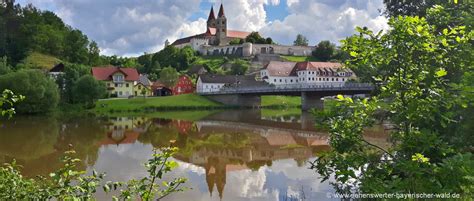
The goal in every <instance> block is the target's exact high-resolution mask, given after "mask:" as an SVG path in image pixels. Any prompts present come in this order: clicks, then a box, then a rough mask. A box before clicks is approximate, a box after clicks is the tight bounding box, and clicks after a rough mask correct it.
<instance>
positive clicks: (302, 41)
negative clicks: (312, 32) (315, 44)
mask: <svg viewBox="0 0 474 201" xmlns="http://www.w3.org/2000/svg"><path fill="white" fill-rule="evenodd" d="M293 45H296V46H308V39H307V38H306V36H303V34H298V35H296V40H295V41H293Z"/></svg>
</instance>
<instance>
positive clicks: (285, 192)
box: [0, 110, 386, 200]
mask: <svg viewBox="0 0 474 201" xmlns="http://www.w3.org/2000/svg"><path fill="white" fill-rule="evenodd" d="M313 124H314V123H313V120H312V115H310V114H298V113H295V112H294V111H260V110H244V111H224V112H220V113H215V114H211V115H208V116H207V117H205V118H202V119H199V120H196V121H186V120H178V119H162V118H147V117H130V118H129V117H116V118H80V119H63V118H61V119H57V118H45V117H29V118H26V117H17V118H15V119H13V120H11V121H6V122H2V124H1V125H0V126H1V128H0V162H10V161H11V160H12V159H13V158H16V159H17V161H18V162H19V163H20V164H21V165H23V166H24V169H23V170H22V171H23V172H24V174H25V175H27V176H33V175H38V174H43V175H44V174H46V173H49V172H51V171H53V170H54V169H57V168H59V167H60V165H61V164H60V162H59V157H60V156H61V154H62V153H63V152H64V151H65V150H67V149H68V148H69V145H70V144H71V145H73V147H74V149H75V150H76V151H77V153H78V157H79V158H80V159H81V160H82V161H83V163H82V164H81V166H80V168H82V169H87V170H92V169H96V170H98V171H99V172H107V178H106V179H107V180H116V181H125V180H128V179H131V178H136V177H139V176H143V175H144V174H145V172H144V169H143V167H142V164H143V163H144V162H145V161H146V160H147V159H148V158H149V156H150V154H151V153H152V150H153V148H161V147H164V146H168V145H169V142H170V140H175V141H176V143H175V144H176V145H177V146H178V147H179V148H180V151H179V153H178V154H177V155H176V156H175V160H176V161H178V162H179V164H180V167H179V168H178V169H177V170H176V171H174V172H173V173H172V174H171V175H169V176H170V177H182V176H184V177H187V178H189V182H188V184H187V186H189V187H191V188H193V189H192V190H189V191H186V192H184V193H179V194H175V195H173V196H171V197H169V198H168V200H248V199H252V200H301V199H303V198H304V199H306V200H314V199H318V200H324V199H326V192H332V189H331V187H330V186H329V185H328V184H327V183H320V181H319V180H318V176H317V175H316V174H315V173H314V172H313V171H311V170H309V169H308V168H307V164H306V161H308V160H313V159H314V157H317V155H318V153H321V151H324V150H327V149H329V146H328V144H327V139H328V135H327V134H326V133H324V132H321V131H318V130H316V129H315V127H314V125H313ZM366 139H367V140H369V141H371V142H373V143H376V144H378V145H380V146H385V144H386V140H385V135H384V131H383V129H382V130H371V131H370V132H368V134H367V136H366ZM97 196H98V198H99V199H103V198H106V197H108V196H106V195H103V194H102V193H99V194H98V195H97Z"/></svg>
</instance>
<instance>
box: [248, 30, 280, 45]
mask: <svg viewBox="0 0 474 201" xmlns="http://www.w3.org/2000/svg"><path fill="white" fill-rule="evenodd" d="M245 42H247V43H253V44H271V43H268V42H273V40H272V39H271V38H267V39H265V38H263V37H262V36H260V34H259V33H258V32H252V33H250V34H249V35H248V36H247V37H246V38H245Z"/></svg>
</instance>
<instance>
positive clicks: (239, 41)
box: [229, 38, 244, 45]
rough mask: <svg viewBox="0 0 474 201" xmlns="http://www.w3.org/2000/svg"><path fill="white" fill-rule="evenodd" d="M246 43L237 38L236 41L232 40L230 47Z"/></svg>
mask: <svg viewBox="0 0 474 201" xmlns="http://www.w3.org/2000/svg"><path fill="white" fill-rule="evenodd" d="M242 43H244V41H243V40H242V39H239V38H236V39H232V40H231V41H230V42H229V44H230V45H240V44H242Z"/></svg>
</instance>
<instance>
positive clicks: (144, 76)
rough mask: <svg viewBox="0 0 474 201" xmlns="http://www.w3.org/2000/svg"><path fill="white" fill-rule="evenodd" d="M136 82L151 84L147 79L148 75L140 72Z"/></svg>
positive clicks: (145, 84) (144, 84)
mask: <svg viewBox="0 0 474 201" xmlns="http://www.w3.org/2000/svg"><path fill="white" fill-rule="evenodd" d="M138 83H141V84H143V86H151V84H152V83H151V81H150V80H149V79H148V76H146V75H143V74H140V76H139V78H138Z"/></svg>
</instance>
